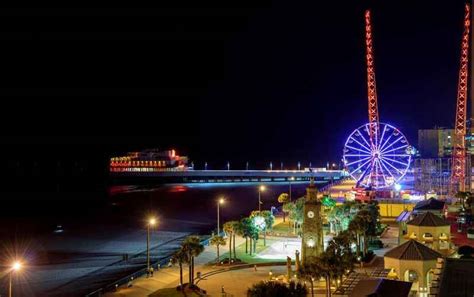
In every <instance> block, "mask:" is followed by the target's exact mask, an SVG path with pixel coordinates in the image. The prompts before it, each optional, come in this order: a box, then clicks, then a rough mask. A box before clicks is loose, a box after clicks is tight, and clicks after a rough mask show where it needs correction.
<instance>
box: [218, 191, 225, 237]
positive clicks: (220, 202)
mask: <svg viewBox="0 0 474 297" xmlns="http://www.w3.org/2000/svg"><path fill="white" fill-rule="evenodd" d="M224 202H225V200H224V198H219V200H217V236H219V234H220V233H221V228H220V208H221V204H224Z"/></svg>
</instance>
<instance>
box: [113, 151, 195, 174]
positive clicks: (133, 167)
mask: <svg viewBox="0 0 474 297" xmlns="http://www.w3.org/2000/svg"><path fill="white" fill-rule="evenodd" d="M188 169H189V168H188V157H185V156H179V155H177V154H176V151H175V150H167V151H160V150H157V149H150V150H144V151H141V152H131V153H128V154H126V155H125V156H119V157H113V158H110V172H111V173H113V172H159V171H176V170H188Z"/></svg>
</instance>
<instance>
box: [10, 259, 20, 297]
mask: <svg viewBox="0 0 474 297" xmlns="http://www.w3.org/2000/svg"><path fill="white" fill-rule="evenodd" d="M20 269H21V263H20V262H15V263H13V265H12V269H11V271H10V273H9V276H8V297H12V291H13V289H12V287H13V273H14V272H17V271H19V270H20Z"/></svg>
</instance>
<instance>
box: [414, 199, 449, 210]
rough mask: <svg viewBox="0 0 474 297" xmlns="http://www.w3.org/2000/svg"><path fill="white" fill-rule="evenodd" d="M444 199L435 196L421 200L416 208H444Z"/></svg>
mask: <svg viewBox="0 0 474 297" xmlns="http://www.w3.org/2000/svg"><path fill="white" fill-rule="evenodd" d="M444 204H445V203H444V201H440V200H437V199H435V198H430V199H428V200H423V201H420V202H418V203H417V204H416V206H415V208H414V210H415V211H420V210H439V211H440V210H442V209H443V208H444Z"/></svg>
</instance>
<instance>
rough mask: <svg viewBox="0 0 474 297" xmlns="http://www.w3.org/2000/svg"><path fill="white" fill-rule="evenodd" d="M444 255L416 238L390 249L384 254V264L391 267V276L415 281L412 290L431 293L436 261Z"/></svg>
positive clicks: (388, 267)
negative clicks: (430, 287) (430, 285)
mask: <svg viewBox="0 0 474 297" xmlns="http://www.w3.org/2000/svg"><path fill="white" fill-rule="evenodd" d="M441 257H442V255H441V254H440V253H438V252H437V251H435V250H433V249H431V248H429V247H427V246H425V245H424V244H422V243H419V242H417V241H416V240H413V239H410V240H409V241H407V242H405V243H404V244H402V245H400V246H397V247H396V248H393V249H391V250H390V251H388V252H387V253H386V254H385V256H384V263H385V264H384V266H385V268H386V269H390V273H389V277H391V278H393V279H398V280H402V281H407V282H411V283H413V285H412V287H411V289H412V291H417V292H420V293H429V292H428V290H429V289H428V288H429V284H430V282H431V280H432V278H433V270H434V269H435V268H436V261H437V259H438V258H441Z"/></svg>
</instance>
